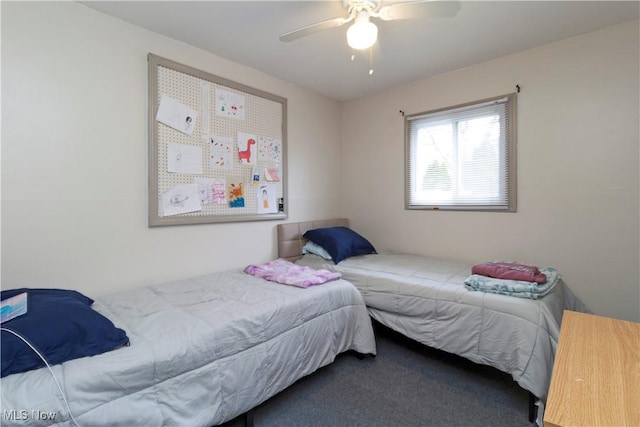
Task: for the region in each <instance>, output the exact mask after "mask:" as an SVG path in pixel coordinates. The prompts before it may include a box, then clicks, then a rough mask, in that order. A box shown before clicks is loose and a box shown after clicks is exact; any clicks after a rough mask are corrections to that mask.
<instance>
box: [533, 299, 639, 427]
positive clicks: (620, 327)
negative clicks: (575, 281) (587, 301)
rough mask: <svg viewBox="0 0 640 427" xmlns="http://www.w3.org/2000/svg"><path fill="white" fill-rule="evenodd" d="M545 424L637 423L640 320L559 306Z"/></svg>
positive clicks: (552, 426) (547, 426)
mask: <svg viewBox="0 0 640 427" xmlns="http://www.w3.org/2000/svg"><path fill="white" fill-rule="evenodd" d="M544 426H545V427H561V426H562V427H564V426H598V427H601V426H602V427H603V426H615V427H621V426H635V427H638V426H640V323H635V322H627V321H624V320H617V319H611V318H608V317H600V316H594V315H591V314H584V313H577V312H574V311H565V312H564V317H563V318H562V327H561V329H560V339H559V342H558V350H557V352H556V359H555V363H554V365H553V375H552V377H551V386H550V389H549V396H548V398H547V405H546V409H545V413H544Z"/></svg>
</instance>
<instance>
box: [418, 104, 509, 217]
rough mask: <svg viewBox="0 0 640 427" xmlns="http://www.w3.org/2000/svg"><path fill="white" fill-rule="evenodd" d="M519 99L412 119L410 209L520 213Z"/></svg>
mask: <svg viewBox="0 0 640 427" xmlns="http://www.w3.org/2000/svg"><path fill="white" fill-rule="evenodd" d="M515 111H516V110H515V94H512V95H507V96H502V97H499V98H493V99H489V100H484V101H479V102H476V103H472V104H466V105H463V106H456V107H451V108H447V109H442V110H437V111H433V112H427V113H421V114H417V115H412V116H407V117H406V118H405V127H406V153H407V158H406V174H407V176H406V207H407V209H466V210H500V211H515V209H516V197H515V196H516V194H515V191H516V185H515V179H516V173H515V165H516V164H515V147H516V145H515V142H516V137H515Z"/></svg>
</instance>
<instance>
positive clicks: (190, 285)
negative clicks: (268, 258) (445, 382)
mask: <svg viewBox="0 0 640 427" xmlns="http://www.w3.org/2000/svg"><path fill="white" fill-rule="evenodd" d="M34 302H35V299H34ZM92 308H93V309H94V310H95V311H96V312H98V313H101V314H102V315H104V316H105V317H106V318H108V319H109V320H111V321H112V322H113V324H114V325H115V326H117V327H118V328H121V329H122V330H124V331H126V333H127V335H128V338H129V341H130V345H128V346H124V347H120V348H117V349H115V350H112V351H108V352H106V353H103V354H100V355H96V356H93V357H83V358H78V359H74V360H70V361H67V362H65V363H62V364H57V365H54V366H52V370H53V373H54V374H55V376H56V377H57V380H58V382H59V383H60V385H61V388H62V390H63V391H64V393H65V395H66V399H67V400H68V402H69V407H70V409H71V413H72V414H73V417H74V419H75V420H76V422H77V425H80V426H96V425H114V426H115V425H117V426H142V425H144V426H170V425H174V426H212V425H217V424H221V423H223V422H225V421H228V420H231V419H234V418H235V417H237V416H239V415H242V414H244V413H246V412H247V411H249V410H251V409H252V408H254V407H255V406H257V405H258V404H260V403H261V402H263V401H265V400H266V399H268V398H269V397H271V396H273V395H275V394H276V393H278V392H279V391H281V390H283V389H284V388H286V387H288V386H289V385H291V384H293V383H294V382H295V381H296V380H298V379H299V378H301V377H303V376H305V375H308V374H310V373H311V372H314V371H315V370H317V369H318V368H320V367H322V366H324V365H327V364H329V363H331V362H332V361H333V360H334V359H335V357H336V355H338V354H339V353H342V352H345V351H347V350H353V351H355V352H357V353H360V354H363V355H367V354H372V355H373V354H375V353H376V347H375V340H374V335H373V330H372V326H371V320H370V318H369V316H368V314H367V311H366V307H365V306H364V302H363V300H362V297H361V295H360V294H359V293H358V291H357V290H356V289H355V288H354V287H353V285H352V284H350V283H348V282H346V281H344V280H334V281H331V282H327V283H324V284H322V285H319V286H313V287H309V288H306V289H302V288H298V287H294V286H287V285H282V284H279V283H274V282H270V281H266V280H263V279H259V278H257V277H254V276H251V275H248V274H246V273H244V271H242V270H230V271H226V272H221V273H215V274H211V275H207V276H203V277H197V278H193V279H190V280H182V281H177V282H173V283H165V284H161V285H156V286H148V287H144V288H140V289H136V290H131V291H126V292H122V293H116V294H112V295H107V296H104V297H100V298H96V300H95V302H94V303H93V306H92ZM27 314H29V313H27ZM14 320H18V319H14ZM51 323H52V324H55V323H56V319H51ZM11 324H12V321H9V322H6V323H4V324H3V327H5V325H6V328H10V327H11ZM41 327H42V328H45V329H46V328H47V327H48V326H47V325H42V326H41ZM52 330H53V328H52ZM6 333H7V332H5V331H3V332H2V334H3V340H4V339H5V338H6V337H5V335H4V334H6ZM1 386H2V400H1V402H2V408H1V410H2V411H3V412H2V414H3V419H2V425H3V426H6V427H9V426H32V425H38V426H41V425H59V426H74V425H76V423H75V422H74V421H73V420H72V419H71V418H70V415H69V410H68V408H67V407H66V406H65V404H64V401H63V399H62V396H61V394H60V393H59V391H58V389H57V388H56V385H55V383H54V381H53V376H52V375H51V373H50V372H49V371H48V370H47V369H35V370H29V371H27V372H22V373H15V374H10V375H7V376H5V377H4V378H2V381H1ZM42 414H45V416H42ZM51 415H52V416H51ZM43 418H44V419H43Z"/></svg>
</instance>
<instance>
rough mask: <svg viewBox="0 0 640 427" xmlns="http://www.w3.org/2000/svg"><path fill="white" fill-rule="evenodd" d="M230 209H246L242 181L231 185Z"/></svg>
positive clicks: (238, 180) (235, 181) (239, 180)
mask: <svg viewBox="0 0 640 427" xmlns="http://www.w3.org/2000/svg"><path fill="white" fill-rule="evenodd" d="M229 207H230V208H244V188H243V183H242V180H241V179H236V180H234V181H233V182H230V183H229Z"/></svg>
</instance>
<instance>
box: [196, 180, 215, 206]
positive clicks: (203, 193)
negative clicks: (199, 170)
mask: <svg viewBox="0 0 640 427" xmlns="http://www.w3.org/2000/svg"><path fill="white" fill-rule="evenodd" d="M193 183H194V184H196V185H197V186H198V193H199V194H200V203H201V204H203V205H212V204H213V178H195V179H194V180H193Z"/></svg>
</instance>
